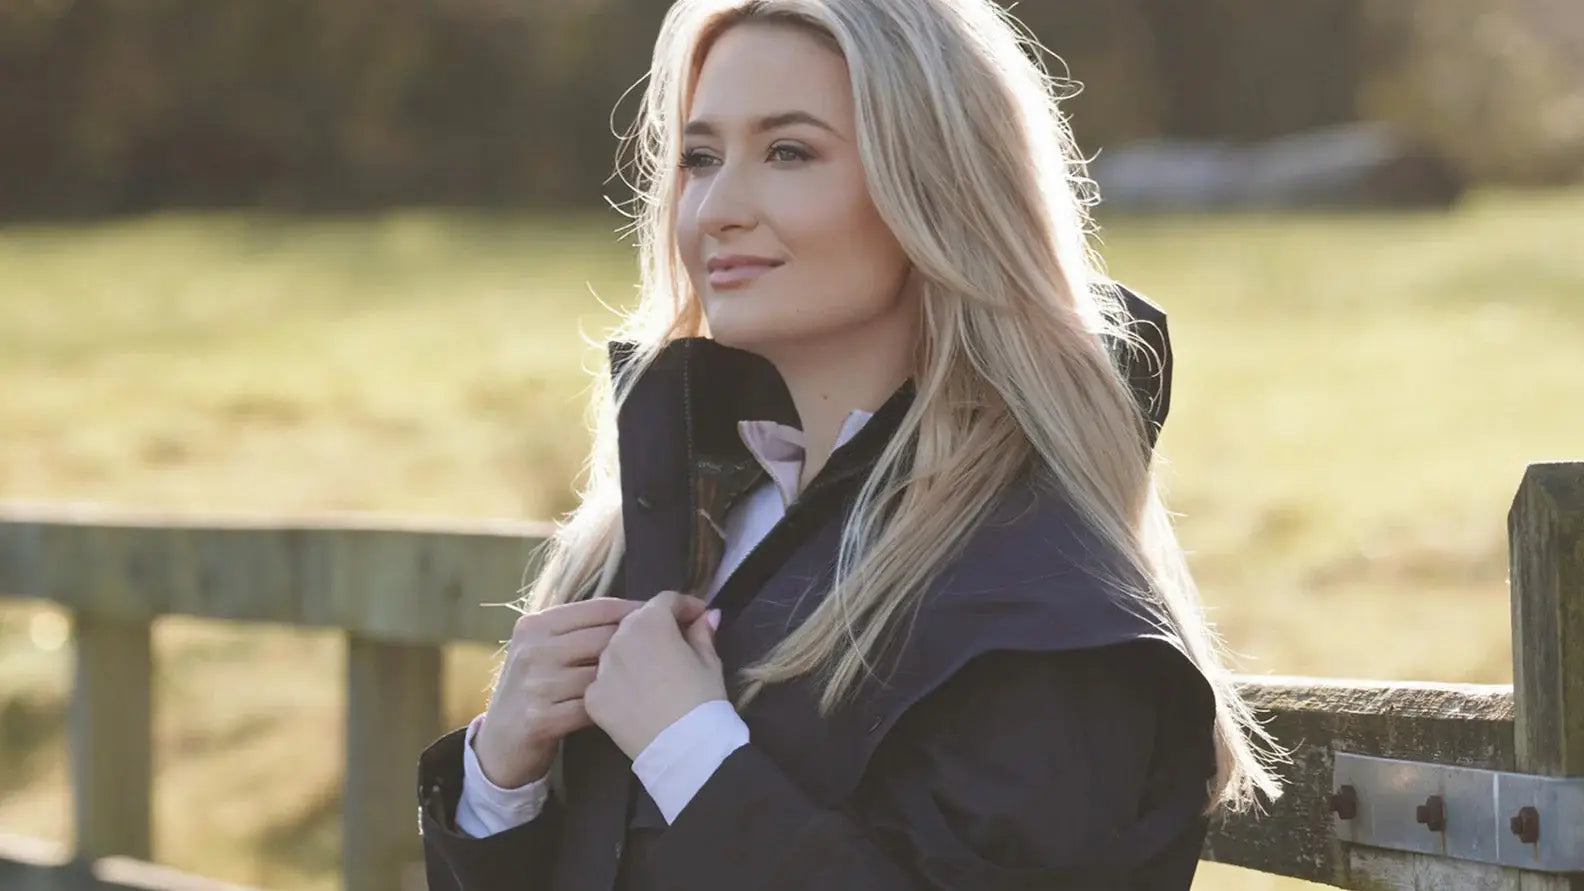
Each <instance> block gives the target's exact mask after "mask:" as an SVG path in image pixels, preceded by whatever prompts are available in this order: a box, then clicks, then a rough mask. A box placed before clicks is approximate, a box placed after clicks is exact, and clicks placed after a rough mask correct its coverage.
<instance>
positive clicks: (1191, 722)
mask: <svg viewBox="0 0 1584 891" xmlns="http://www.w3.org/2000/svg"><path fill="white" fill-rule="evenodd" d="M1166 650H1169V647H1167V645H1165V644H1159V643H1155V642H1135V643H1127V644H1117V645H1112V646H1106V647H1100V648H1096V649H1094V650H1086V651H1069V652H1060V653H1028V652H1012V651H1003V652H992V653H985V654H981V655H980V656H978V657H976V658H975V659H974V660H973V661H971V662H970V663H968V664H967V665H966V666H964V667H963V668H962V669H961V670H959V671H958V672H957V673H956V674H955V675H953V676H952V677H951V678H950V679H949V680H948V681H947V682H946V683H945V684H943V685H942V686H941V687H940V688H938V689H937V690H936V691H935V692H933V693H931V694H930V695H929V696H927V697H926V698H925V699H923V700H921V701H920V702H919V703H917V704H916V705H915V706H914V707H913V708H911V709H910V710H909V711H908V712H907V713H906V714H905V715H904V716H903V718H902V719H901V720H900V721H899V722H898V723H897V725H896V726H895V727H893V729H892V730H891V732H890V733H889V734H888V735H887V737H886V739H885V740H883V741H882V742H881V744H880V746H879V748H878V749H877V750H876V752H875V755H874V757H873V759H872V760H871V762H870V763H869V765H868V767H867V768H866V772H865V774H864V778H863V780H862V782H861V784H860V788H859V789H858V790H857V793H856V794H855V795H854V796H853V801H852V803H851V804H850V805H849V806H847V807H844V808H843V809H841V810H829V809H824V808H821V807H820V806H818V805H817V804H816V803H815V802H813V801H811V800H810V798H809V797H808V796H807V795H806V794H805V793H804V792H803V791H802V790H801V789H800V788H799V787H798V786H797V785H796V784H795V783H794V782H793V781H792V780H791V779H790V778H789V777H788V776H787V775H786V774H784V773H783V772H782V771H781V769H780V768H779V767H778V766H777V765H776V764H775V763H774V762H773V761H772V760H771V759H770V758H769V757H768V756H767V755H766V754H765V753H764V751H763V750H761V749H759V748H758V747H756V746H755V745H754V744H753V743H751V742H750V743H749V744H748V745H746V746H743V747H742V748H740V749H738V750H737V751H735V752H733V753H732V755H731V756H730V757H728V758H727V759H726V761H725V762H724V763H723V764H722V765H721V768H720V769H719V770H718V771H717V772H716V773H715V774H714V775H713V776H711V778H710V779H709V781H708V782H707V783H706V784H705V785H704V787H703V788H701V789H700V790H699V793H698V795H697V796H696V797H695V798H694V799H693V800H692V801H691V802H690V803H689V804H688V806H687V807H686V808H685V809H684V810H683V811H682V813H681V814H679V815H678V818H677V820H676V822H675V823H673V824H672V825H671V826H670V827H669V828H667V829H666V830H665V831H664V833H663V834H662V835H661V836H660V838H659V840H658V843H657V847H656V850H655V853H654V856H655V857H656V858H658V860H657V861H651V862H652V864H653V866H654V868H655V869H656V871H657V872H658V873H659V874H660V875H663V876H665V877H666V878H667V879H668V880H671V881H673V882H675V883H676V886H677V887H687V888H693V887H698V888H763V889H773V891H782V889H784V891H791V889H802V888H816V887H817V888H821V889H829V891H849V889H850V891H859V889H866V891H924V889H962V888H974V889H980V891H1010V889H1035V888H1038V889H1044V891H1079V889H1083V891H1088V889H1101V888H1104V889H1117V888H1123V887H1133V885H1132V884H1131V882H1132V879H1133V877H1134V874H1135V870H1137V869H1139V868H1140V867H1141V866H1142V865H1143V864H1144V863H1145V862H1146V861H1148V860H1150V859H1152V858H1155V857H1156V856H1157V855H1159V854H1160V852H1161V851H1162V850H1164V849H1165V848H1167V847H1168V846H1174V845H1175V846H1176V847H1177V848H1178V849H1180V848H1181V845H1182V843H1183V842H1184V840H1186V841H1187V842H1188V843H1194V842H1195V839H1196V838H1198V837H1200V836H1202V833H1203V831H1204V825H1205V820H1204V818H1203V817H1202V816H1201V815H1202V812H1203V809H1204V806H1205V804H1206V803H1207V800H1208V799H1207V794H1208V792H1207V786H1206V782H1207V781H1208V779H1209V778H1210V773H1211V771H1212V769H1213V766H1214V765H1213V755H1212V749H1211V728H1212V721H1213V710H1211V709H1210V708H1209V706H1208V704H1207V703H1206V700H1204V699H1203V698H1202V697H1192V696H1180V695H1174V694H1173V693H1172V692H1171V687H1170V685H1169V683H1167V682H1168V681H1170V680H1172V677H1173V676H1178V677H1179V678H1180V676H1183V675H1186V674H1187V673H1188V672H1189V671H1192V667H1191V666H1190V665H1188V663H1187V662H1186V660H1185V659H1183V658H1182V657H1181V656H1180V655H1179V654H1177V653H1176V652H1175V651H1171V653H1170V655H1169V656H1163V654H1162V652H1161V651H1166ZM1188 702H1193V703H1195V706H1194V707H1192V708H1188V707H1186V706H1185V703H1188ZM1168 741H1169V742H1168ZM1197 855H1198V848H1197V844H1194V846H1193V849H1192V852H1191V855H1190V857H1189V860H1188V867H1187V870H1186V875H1181V876H1180V877H1178V878H1174V879H1172V880H1170V881H1168V882H1165V883H1159V882H1152V883H1151V886H1152V887H1160V888H1173V889H1180V891H1186V889H1187V888H1188V885H1189V882H1190V881H1191V877H1192V869H1193V865H1194V863H1195V862H1196V860H1197ZM1179 872H1181V871H1180V870H1179Z"/></svg>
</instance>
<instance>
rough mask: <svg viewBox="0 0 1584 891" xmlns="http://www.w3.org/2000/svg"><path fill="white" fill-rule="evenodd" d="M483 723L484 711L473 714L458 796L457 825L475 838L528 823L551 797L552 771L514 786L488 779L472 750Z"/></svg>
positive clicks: (463, 749) (464, 749) (467, 736)
mask: <svg viewBox="0 0 1584 891" xmlns="http://www.w3.org/2000/svg"><path fill="white" fill-rule="evenodd" d="M483 723H484V716H483V715H479V716H478V717H476V718H474V719H473V721H472V722H471V723H469V724H468V729H467V735H466V737H465V738H464V739H463V741H462V794H461V795H460V797H459V798H458V799H457V812H456V825H457V829H459V830H461V831H462V832H463V833H465V834H467V835H470V836H472V837H474V838H484V837H485V836H489V835H495V834H497V833H500V832H505V831H506V830H508V829H515V828H516V827H518V826H521V825H523V824H524V823H527V822H528V821H529V820H532V819H533V818H535V817H537V816H539V814H540V812H542V811H543V810H544V806H545V801H546V800H547V799H548V798H549V797H550V775H549V774H546V775H545V776H543V777H540V778H539V779H537V780H534V781H533V782H531V783H528V784H527V785H524V786H518V787H517V788H515V789H503V788H501V787H500V786H497V785H495V784H494V783H492V782H490V781H489V777H486V776H485V775H484V768H483V767H481V766H479V760H478V754H477V753H476V752H474V751H473V737H474V736H476V735H477V734H478V731H479V727H481V726H482V725H483Z"/></svg>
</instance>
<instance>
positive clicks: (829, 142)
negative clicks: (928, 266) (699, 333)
mask: <svg viewBox="0 0 1584 891" xmlns="http://www.w3.org/2000/svg"><path fill="white" fill-rule="evenodd" d="M856 130H857V128H856V124H855V122H854V119H853V100H852V93H851V87H850V86H849V83H848V75H847V65H846V62H845V61H844V60H843V58H842V56H841V55H840V54H839V53H837V52H836V51H835V50H833V49H832V48H830V47H829V46H828V45H826V44H824V43H821V42H820V41H819V40H818V39H816V38H815V37H814V36H812V35H810V34H808V33H806V32H804V31H802V30H800V29H798V28H795V27H788V26H785V25H767V24H757V23H749V24H743V25H737V26H735V27H732V28H730V29H728V30H727V31H726V32H725V33H724V34H721V35H720V36H719V37H718V38H717V39H716V41H715V43H714V45H713V46H712V47H711V48H710V49H709V52H708V55H707V56H706V58H705V60H704V65H703V68H702V70H701V71H700V74H699V78H698V83H697V85H696V87H695V90H694V95H693V104H692V108H691V109H690V113H689V116H688V120H687V122H686V124H685V130H684V136H683V152H682V159H681V162H682V165H683V169H682V171H681V176H682V180H681V182H682V185H681V195H680V198H679V201H678V206H677V219H676V226H677V242H678V247H679V248H680V250H681V254H682V259H683V262H684V264H685V265H686V267H687V273H688V277H689V278H690V279H691V280H692V282H693V287H694V288H695V290H696V291H697V293H698V295H699V298H700V300H701V301H702V302H703V309H704V314H705V317H706V318H707V319H708V321H709V329H710V334H711V336H713V337H714V338H715V339H716V340H718V341H720V342H721V343H724V344H726V345H729V346H735V347H738V348H741V349H748V350H752V351H755V352H759V353H761V354H763V355H766V356H769V357H771V358H775V357H776V355H777V354H778V353H783V354H784V353H787V352H788V351H789V350H803V348H805V347H815V348H816V349H814V350H813V352H814V353H815V354H817V353H819V352H820V351H819V350H818V349H817V347H818V346H820V345H822V344H823V345H826V346H827V347H829V346H835V345H837V344H841V345H851V346H858V345H861V344H862V343H863V342H864V339H865V338H866V337H867V336H869V334H871V333H874V329H876V328H878V327H889V326H894V325H899V324H905V323H906V319H907V317H908V314H907V309H906V307H905V305H904V303H903V294H902V291H903V284H904V282H905V281H906V279H907V271H908V261H907V257H906V256H905V255H904V254H903V252H902V249H901V247H900V246H899V245H898V244H897V241H896V239H895V238H894V237H893V236H892V234H891V231H890V230H889V229H888V228H887V227H886V225H885V223H883V222H882V221H881V219H880V215H879V213H878V212H877V211H876V210H875V207H874V205H873V204H872V203H871V202H870V199H869V191H868V188H867V185H866V183H865V179H864V171H863V165H862V163H861V162H860V160H859V157H858V141H857V133H856ZM804 351H805V352H806V350H804Z"/></svg>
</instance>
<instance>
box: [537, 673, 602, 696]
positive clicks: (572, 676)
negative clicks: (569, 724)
mask: <svg viewBox="0 0 1584 891" xmlns="http://www.w3.org/2000/svg"><path fill="white" fill-rule="evenodd" d="M598 671H599V669H598V668H597V667H596V666H593V665H579V666H576V667H573V668H568V669H566V670H565V671H562V672H561V673H559V674H555V675H552V676H550V677H547V678H545V679H543V680H538V681H535V682H534V684H533V685H532V687H531V690H532V695H534V696H536V697H537V698H538V699H539V700H540V701H541V702H543V703H544V704H546V705H554V704H556V703H560V702H567V701H568V700H572V699H582V698H583V691H585V690H587V689H588V685H589V684H592V683H594V678H595V677H596V676H597V674H598Z"/></svg>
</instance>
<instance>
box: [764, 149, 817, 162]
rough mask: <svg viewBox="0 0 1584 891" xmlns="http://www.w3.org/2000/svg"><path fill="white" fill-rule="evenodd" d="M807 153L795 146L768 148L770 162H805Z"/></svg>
mask: <svg viewBox="0 0 1584 891" xmlns="http://www.w3.org/2000/svg"><path fill="white" fill-rule="evenodd" d="M809 157H810V156H809V153H808V152H806V151H804V150H803V149H800V148H798V147H797V146H795V145H774V146H771V147H770V160H772V161H784V162H794V161H807V160H808V159H809Z"/></svg>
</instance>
